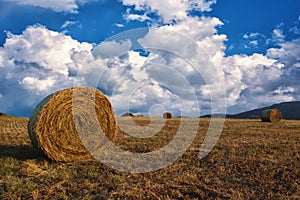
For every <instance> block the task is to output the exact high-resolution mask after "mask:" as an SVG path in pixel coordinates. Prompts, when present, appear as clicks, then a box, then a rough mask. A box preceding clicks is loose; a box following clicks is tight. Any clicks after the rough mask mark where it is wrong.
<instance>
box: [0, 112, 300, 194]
mask: <svg viewBox="0 0 300 200" xmlns="http://www.w3.org/2000/svg"><path fill="white" fill-rule="evenodd" d="M128 119H130V118H128ZM191 120H193V119H191ZM27 121H28V119H22V118H13V117H0V139H1V140H0V199H146V198H149V199H299V198H300V188H299V186H300V179H299V177H300V170H299V169H300V152H299V151H300V150H299V149H300V121H292V120H291V121H290V120H289V121H288V120H282V121H280V122H279V123H276V124H272V123H262V122H260V120H233V119H227V120H226V122H225V125H224V129H223V132H222V135H221V137H220V139H219V140H218V143H217V145H216V146H215V148H214V149H213V151H212V152H210V154H209V155H208V156H207V157H205V158H203V159H199V157H198V150H199V147H200V144H201V142H202V140H203V138H204V134H205V131H206V130H207V128H208V124H209V119H201V123H200V127H199V129H198V134H197V136H196V138H195V141H194V143H193V144H192V145H191V147H190V148H189V150H188V151H187V152H186V153H185V154H184V155H183V156H182V157H181V158H179V159H178V160H177V161H176V162H175V163H174V164H172V165H170V166H168V167H166V168H164V169H161V170H158V171H155V172H149V173H143V174H130V173H124V172H119V171H116V170H113V169H110V168H108V167H106V166H105V165H103V164H101V163H97V162H88V163H79V162H77V163H71V164H66V163H57V162H51V161H49V160H47V159H46V158H44V157H43V156H42V155H40V154H39V153H38V152H37V151H36V150H35V149H34V148H33V146H32V145H31V143H30V139H29V137H28V134H27ZM148 122H149V121H148V119H147V120H145V123H148ZM167 122H168V123H167V124H166V125H165V126H164V128H163V130H162V131H161V132H160V133H158V134H156V135H155V136H153V137H151V138H149V139H148V140H145V139H141V138H134V137H131V136H128V135H127V134H125V133H121V134H120V136H119V138H118V140H117V143H118V145H119V146H121V147H122V148H125V149H128V150H131V151H136V152H146V151H151V150H153V149H157V148H160V147H161V146H164V145H165V144H166V143H168V141H171V140H172V138H173V136H174V134H176V129H177V127H178V123H179V119H175V118H174V119H169V120H167ZM139 124H143V119H142V118H141V119H140V122H139ZM187 131H188V130H187Z"/></svg>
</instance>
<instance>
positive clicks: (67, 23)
mask: <svg viewBox="0 0 300 200" xmlns="http://www.w3.org/2000/svg"><path fill="white" fill-rule="evenodd" d="M79 23H80V22H79V21H70V20H67V21H65V22H64V24H63V25H61V27H60V28H61V29H65V28H68V27H70V26H73V25H75V24H79Z"/></svg>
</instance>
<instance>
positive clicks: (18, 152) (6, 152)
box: [0, 145, 47, 160]
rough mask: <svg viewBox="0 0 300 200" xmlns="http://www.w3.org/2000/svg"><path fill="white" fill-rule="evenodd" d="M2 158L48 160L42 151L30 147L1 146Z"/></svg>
mask: <svg viewBox="0 0 300 200" xmlns="http://www.w3.org/2000/svg"><path fill="white" fill-rule="evenodd" d="M0 157H1V158H5V157H13V158H15V159H17V160H29V159H47V157H46V156H45V155H44V154H43V153H42V152H41V151H39V150H38V149H36V148H35V147H33V146H30V145H20V146H9V145H0Z"/></svg>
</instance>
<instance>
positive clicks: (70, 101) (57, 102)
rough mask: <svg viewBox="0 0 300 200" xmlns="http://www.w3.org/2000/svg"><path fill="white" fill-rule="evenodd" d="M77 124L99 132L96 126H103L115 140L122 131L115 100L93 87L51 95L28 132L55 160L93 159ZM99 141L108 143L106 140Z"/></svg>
mask: <svg viewBox="0 0 300 200" xmlns="http://www.w3.org/2000/svg"><path fill="white" fill-rule="evenodd" d="M75 92H76V93H75ZM73 94H76V101H77V102H75V100H74V95H73ZM91 105H92V106H91ZM75 120H76V123H75ZM93 120H94V121H97V123H94V122H91V121H93ZM75 124H76V125H77V124H80V127H79V129H80V128H81V127H82V128H84V127H88V129H89V130H95V131H96V130H97V128H96V127H93V126H96V125H97V126H98V130H99V125H100V127H101V129H102V133H104V134H105V135H106V137H107V138H108V139H109V140H111V141H114V140H115V138H116V135H117V132H118V128H117V125H116V121H115V118H114V112H113V108H112V106H111V103H110V102H109V100H108V99H107V98H106V97H105V96H104V95H103V94H102V93H101V92H100V91H99V90H96V89H94V88H89V87H75V88H69V89H65V90H61V91H58V92H56V93H53V94H51V95H49V96H47V97H46V98H45V99H43V100H42V101H41V102H40V103H39V104H38V105H37V106H36V108H35V110H34V112H33V114H32V116H31V117H30V119H29V122H28V132H29V136H30V139H31V142H32V144H33V145H34V146H35V147H36V148H38V149H40V150H41V151H42V152H43V153H44V154H45V155H46V156H47V157H48V158H49V159H51V160H53V161H63V162H70V161H88V160H93V159H94V157H93V156H92V155H91V154H90V152H89V151H88V150H87V148H86V147H85V146H84V143H83V140H82V139H83V138H82V136H81V135H80V136H79V134H78V131H77V130H79V129H78V125H77V126H76V125H75ZM93 128H94V129H93ZM80 132H82V131H80ZM87 132H89V133H91V131H87ZM104 138H105V137H104ZM96 142H97V144H98V145H99V146H100V145H102V147H103V146H105V144H104V143H103V141H96Z"/></svg>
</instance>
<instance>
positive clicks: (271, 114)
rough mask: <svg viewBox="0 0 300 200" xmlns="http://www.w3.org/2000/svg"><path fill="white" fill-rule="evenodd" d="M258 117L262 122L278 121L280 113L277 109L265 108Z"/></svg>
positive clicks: (280, 116)
mask: <svg viewBox="0 0 300 200" xmlns="http://www.w3.org/2000/svg"><path fill="white" fill-rule="evenodd" d="M260 118H261V121H263V122H279V121H280V120H281V118H282V114H281V112H280V111H279V110H278V109H266V110H263V111H262V112H261V115H260Z"/></svg>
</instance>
